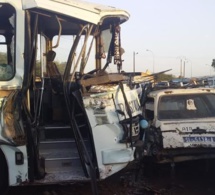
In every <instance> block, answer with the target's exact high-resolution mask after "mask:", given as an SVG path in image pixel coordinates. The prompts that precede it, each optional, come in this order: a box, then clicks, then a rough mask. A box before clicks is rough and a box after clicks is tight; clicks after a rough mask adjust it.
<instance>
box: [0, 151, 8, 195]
mask: <svg viewBox="0 0 215 195" xmlns="http://www.w3.org/2000/svg"><path fill="white" fill-rule="evenodd" d="M7 169H8V168H7V163H6V160H5V157H4V154H3V152H2V151H1V150H0V194H5V193H6V190H7V188H8V172H7Z"/></svg>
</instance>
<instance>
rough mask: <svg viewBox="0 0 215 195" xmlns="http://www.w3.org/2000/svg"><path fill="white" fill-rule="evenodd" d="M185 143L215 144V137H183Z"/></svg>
mask: <svg viewBox="0 0 215 195" xmlns="http://www.w3.org/2000/svg"><path fill="white" fill-rule="evenodd" d="M183 140H184V142H185V143H196V142H201V143H204V142H215V137H205V136H195V137H183Z"/></svg>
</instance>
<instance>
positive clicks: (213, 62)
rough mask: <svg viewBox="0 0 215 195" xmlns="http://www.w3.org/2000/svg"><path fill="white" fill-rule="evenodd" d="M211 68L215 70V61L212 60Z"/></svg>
mask: <svg viewBox="0 0 215 195" xmlns="http://www.w3.org/2000/svg"><path fill="white" fill-rule="evenodd" d="M211 66H212V67H213V68H214V69H215V59H213V61H212V64H211Z"/></svg>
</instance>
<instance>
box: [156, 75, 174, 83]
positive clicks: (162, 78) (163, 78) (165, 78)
mask: <svg viewBox="0 0 215 195" xmlns="http://www.w3.org/2000/svg"><path fill="white" fill-rule="evenodd" d="M173 78H175V76H174V75H172V74H159V75H157V78H156V81H157V82H160V81H170V80H172V79H173Z"/></svg>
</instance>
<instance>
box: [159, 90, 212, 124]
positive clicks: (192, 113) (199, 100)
mask: <svg viewBox="0 0 215 195" xmlns="http://www.w3.org/2000/svg"><path fill="white" fill-rule="evenodd" d="M214 102H215V94H206V93H205V94H184V95H167V96H162V97H160V99H159V102H158V119H160V120H169V119H193V118H207V117H215V105H214Z"/></svg>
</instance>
